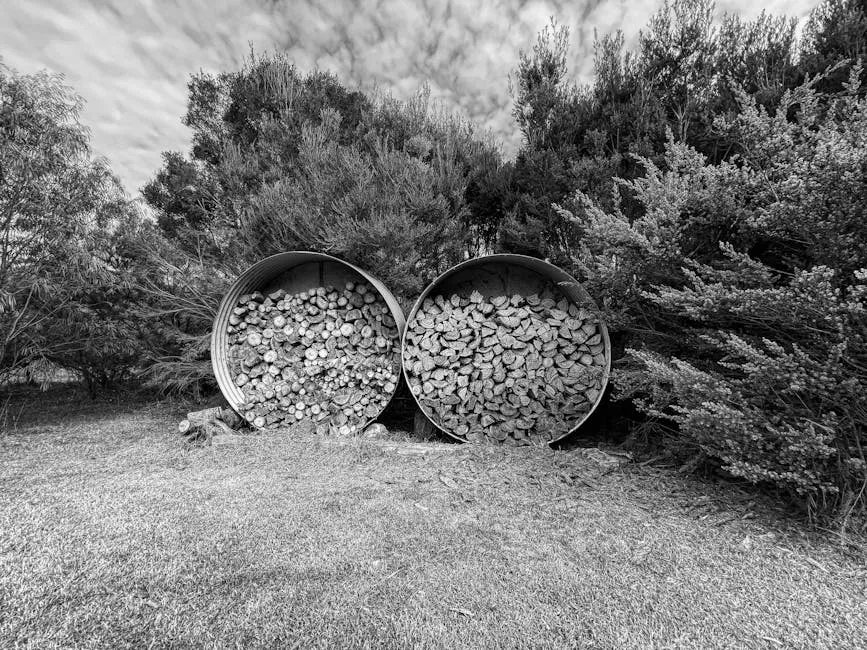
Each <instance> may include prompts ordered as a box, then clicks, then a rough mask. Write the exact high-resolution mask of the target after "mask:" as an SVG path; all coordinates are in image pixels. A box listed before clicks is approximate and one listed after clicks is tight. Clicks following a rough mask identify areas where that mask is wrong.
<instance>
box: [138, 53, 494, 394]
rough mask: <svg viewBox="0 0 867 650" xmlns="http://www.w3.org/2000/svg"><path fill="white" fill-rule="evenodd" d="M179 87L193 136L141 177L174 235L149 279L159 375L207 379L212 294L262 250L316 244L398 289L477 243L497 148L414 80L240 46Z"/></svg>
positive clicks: (490, 212) (489, 221) (404, 291)
mask: <svg viewBox="0 0 867 650" xmlns="http://www.w3.org/2000/svg"><path fill="white" fill-rule="evenodd" d="M189 91H190V93H189V105H188V110H187V114H186V117H185V124H187V126H189V127H190V128H192V129H193V133H194V135H193V148H192V151H191V153H190V155H189V156H188V157H185V156H183V155H181V154H179V153H174V152H167V153H165V154H164V165H163V167H162V168H161V169H160V170H159V171H158V172H157V174H156V176H155V177H154V178H153V180H152V181H150V182H149V183H148V184H147V185H146V187H145V188H143V194H144V196H145V197H146V199H147V201H148V202H149V203H150V205H151V206H152V207H153V208H155V210H156V211H157V219H158V223H159V226H160V229H161V231H162V232H163V234H164V235H165V238H166V242H164V244H165V245H166V246H168V247H170V248H171V247H177V249H178V250H176V251H174V252H170V253H166V254H167V255H168V256H169V257H172V258H173V259H174V260H175V261H174V262H173V263H172V264H173V265H174V266H173V268H172V269H165V271H166V273H167V274H168V277H170V278H174V277H177V278H178V281H177V282H175V281H174V280H173V281H171V282H168V283H166V282H164V281H163V280H164V279H165V278H161V279H160V282H152V283H151V285H150V286H149V295H150V296H151V298H152V300H153V303H154V309H155V310H156V313H159V314H161V318H162V321H161V322H163V324H164V326H165V327H166V330H165V331H166V332H167V333H170V334H167V335H168V336H169V339H170V341H169V340H167V341H166V345H165V347H164V348H163V349H158V350H155V351H154V354H155V358H156V359H157V362H156V365H154V366H153V367H152V369H151V372H150V374H151V376H152V377H153V378H155V380H156V381H157V382H158V383H159V384H161V385H163V386H174V387H179V388H180V387H184V386H186V387H191V386H196V387H198V386H200V385H201V383H202V381H204V380H206V378H207V377H208V376H209V374H210V367H209V365H208V361H207V340H208V339H207V337H208V334H209V330H210V325H211V320H212V316H213V313H214V311H215V310H216V308H217V305H218V304H219V300H220V296H221V295H222V292H223V290H224V289H225V287H226V286H227V285H228V282H229V279H230V278H231V277H233V274H236V273H237V272H238V271H240V270H241V269H243V268H244V267H246V266H249V265H250V264H253V263H255V262H256V261H258V260H260V259H262V258H263V257H266V256H268V255H271V254H273V253H277V252H281V251H286V250H313V251H318V252H323V253H329V254H332V255H335V256H337V257H340V258H342V259H345V260H347V261H349V262H352V263H354V264H357V265H359V266H361V267H362V268H365V269H366V270H368V271H370V272H371V273H373V274H374V275H375V276H377V277H378V278H380V279H381V280H382V281H383V282H384V283H385V284H386V285H387V286H388V287H389V288H390V289H392V291H394V292H395V293H396V294H397V295H398V297H399V298H401V299H402V300H403V301H404V302H405V303H408V302H409V300H411V299H412V298H413V297H414V296H415V295H417V294H418V293H419V292H420V291H421V290H422V288H423V287H424V286H425V285H426V284H427V283H428V282H429V281H430V280H432V279H433V278H434V277H436V275H438V274H439V273H441V272H442V271H444V270H445V269H446V268H447V267H448V266H451V265H452V264H454V263H456V262H458V261H460V260H461V259H463V258H464V257H466V256H468V255H474V254H477V253H478V252H480V251H483V250H486V248H490V241H491V240H492V239H493V237H494V236H495V233H496V229H497V225H498V219H499V209H500V208H499V206H500V202H501V198H500V195H499V194H498V193H497V192H496V190H495V189H494V188H496V187H498V186H497V185H496V183H491V182H489V181H490V179H498V178H499V168H500V165H501V161H500V155H499V151H498V150H497V148H496V147H495V146H494V144H493V143H491V142H490V140H489V138H487V137H486V136H481V137H480V136H477V135H476V133H475V129H474V127H473V125H472V124H469V123H467V122H466V121H465V120H462V119H460V118H458V117H455V116H453V115H450V114H448V113H446V112H444V111H443V110H442V109H441V108H440V107H438V106H436V105H435V104H434V103H433V102H431V100H430V98H429V93H428V91H427V90H426V89H423V90H422V91H421V92H420V93H419V94H417V95H416V96H415V97H413V98H412V99H410V100H409V101H406V102H401V101H397V100H395V99H393V98H391V97H389V96H387V95H381V94H380V95H375V96H367V95H364V94H362V93H361V92H358V91H351V90H349V89H347V88H345V87H344V86H343V85H342V84H341V83H340V82H339V81H338V80H337V78H336V77H335V76H333V75H331V74H328V73H325V72H318V71H317V72H312V73H310V74H306V75H305V74H302V73H300V72H299V71H298V70H297V69H296V68H295V66H294V65H293V64H292V63H291V62H290V61H289V60H288V59H287V58H286V57H285V56H284V55H282V54H274V55H270V56H257V55H255V54H251V57H250V59H249V60H248V61H247V63H246V64H245V66H244V67H243V68H242V69H241V70H239V71H237V72H227V73H223V74H220V75H217V76H213V75H208V74H204V73H202V74H199V75H196V76H194V77H193V78H192V80H191V82H190V84H189ZM181 269H183V272H180V270H181ZM190 269H193V271H192V273H190ZM173 295H174V298H173V297H172V296H173ZM209 314H210V316H209ZM179 318H182V319H183V320H184V323H183V324H179V323H178V322H176V321H177V319H179Z"/></svg>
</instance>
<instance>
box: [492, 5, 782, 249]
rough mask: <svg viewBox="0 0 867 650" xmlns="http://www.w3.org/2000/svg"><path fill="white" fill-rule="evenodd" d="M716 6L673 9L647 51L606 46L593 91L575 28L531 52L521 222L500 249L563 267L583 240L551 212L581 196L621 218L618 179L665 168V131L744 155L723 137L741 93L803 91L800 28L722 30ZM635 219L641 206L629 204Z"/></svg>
mask: <svg viewBox="0 0 867 650" xmlns="http://www.w3.org/2000/svg"><path fill="white" fill-rule="evenodd" d="M713 14H714V5H713V3H712V2H710V1H709V0H674V1H673V2H665V3H664V4H663V6H662V7H661V8H660V10H659V11H658V12H657V13H656V14H655V15H654V16H653V17H652V18H651V20H650V22H649V24H648V26H647V28H646V29H645V30H643V31H642V32H641V33H640V37H639V45H638V49H637V51H636V52H626V51H625V50H624V40H623V36H622V34H619V33H618V34H614V35H606V36H602V37H600V38H598V39H597V40H596V43H595V48H594V49H595V56H594V69H595V78H594V81H593V83H591V84H589V85H587V86H584V87H575V85H574V84H573V83H571V82H570V81H569V78H568V74H567V69H566V63H565V62H566V52H567V50H568V30H566V29H565V28H564V27H560V26H557V25H556V23H552V25H551V26H549V27H547V28H546V29H545V30H543V31H542V33H541V34H540V35H539V38H538V41H537V43H536V45H535V46H534V48H533V50H532V52H531V53H521V56H520V59H519V64H518V68H517V70H516V72H515V74H514V81H513V84H512V89H513V97H514V101H515V106H514V111H513V114H514V116H515V118H516V121H517V124H518V127H519V128H520V129H521V132H522V134H523V135H524V142H523V144H522V147H521V150H520V151H519V153H518V156H517V159H516V161H515V168H514V171H513V173H512V175H511V178H512V183H513V185H512V196H513V199H512V201H511V202H510V203H509V204H508V205H506V206H505V209H506V211H507V212H508V213H509V215H510V219H509V220H508V221H507V222H506V223H505V224H504V225H503V228H502V232H501V236H500V247H501V248H502V249H504V250H507V251H514V252H524V253H528V254H532V255H538V256H542V257H550V258H552V259H554V260H555V261H558V260H557V259H556V256H557V255H558V254H559V253H558V251H559V249H560V248H561V244H562V241H563V239H564V237H565V238H569V237H575V236H577V234H578V233H576V232H575V231H574V229H572V228H571V227H570V226H569V225H568V224H564V223H563V222H562V220H561V219H560V218H559V216H558V215H557V213H556V211H555V210H554V209H553V208H552V207H551V206H552V204H553V203H557V202H560V201H562V200H564V199H565V198H566V197H567V196H568V195H569V194H571V193H572V191H573V190H575V189H578V190H580V191H581V192H582V193H584V194H586V195H587V196H590V197H591V198H592V199H593V200H594V201H595V202H597V203H598V204H600V205H602V206H604V207H606V208H607V209H612V208H613V207H614V205H613V203H612V197H613V196H614V182H613V178H615V177H618V178H626V179H632V178H636V177H639V176H641V175H642V174H643V173H644V170H643V168H642V167H641V166H640V165H637V164H636V162H635V161H636V158H635V156H636V155H638V156H642V157H645V158H649V159H651V160H653V161H655V162H660V161H661V160H662V155H663V152H664V149H665V142H666V133H667V132H668V131H671V132H672V133H673V134H674V137H675V138H676V139H677V140H678V141H682V142H687V143H688V144H690V145H692V146H693V147H695V148H696V149H698V150H699V151H701V152H702V153H705V154H706V155H708V156H709V157H710V158H711V160H713V161H714V162H716V161H719V160H724V159H726V158H727V157H729V156H731V155H732V154H733V153H734V149H733V146H734V144H733V143H732V142H731V141H730V140H729V139H728V138H727V137H726V134H725V133H724V132H721V131H719V130H718V129H717V128H716V127H715V120H716V119H717V117H719V116H722V115H733V114H735V113H736V112H737V101H736V97H735V93H734V92H733V89H742V90H744V91H746V92H748V93H749V94H750V95H751V96H753V97H756V99H757V100H758V101H759V102H760V103H761V104H762V105H763V106H768V107H773V106H774V105H775V103H776V102H778V101H779V98H780V97H781V95H782V93H783V92H784V90H785V89H786V88H787V87H788V86H789V85H790V84H791V83H793V80H794V79H795V77H796V75H795V73H794V71H793V63H792V54H793V44H794V22H793V21H791V20H786V19H783V18H772V17H770V16H768V15H766V14H761V15H760V16H759V17H758V18H757V19H756V20H754V21H742V20H740V19H739V18H737V17H733V16H725V17H723V19H722V21H721V23H720V24H719V25H718V24H716V23H715V22H714V20H713ZM620 207H621V209H623V210H625V211H626V213H627V214H628V215H629V217H630V218H637V217H639V216H640V215H641V210H642V207H641V205H640V204H638V203H636V202H634V201H632V200H631V199H630V197H629V196H624V197H622V202H621V206H620Z"/></svg>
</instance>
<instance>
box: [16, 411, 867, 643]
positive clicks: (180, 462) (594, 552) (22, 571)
mask: <svg viewBox="0 0 867 650" xmlns="http://www.w3.org/2000/svg"><path fill="white" fill-rule="evenodd" d="M175 415H177V413H166V408H165V407H164V406H161V405H154V406H149V407H139V408H137V409H133V410H132V411H129V410H128V411H126V412H124V411H123V409H114V412H111V411H108V412H103V413H102V414H94V413H88V412H87V411H86V410H85V411H83V412H80V413H78V414H73V415H72V416H71V417H70V418H68V419H67V421H66V422H65V424H63V425H60V424H50V422H49V421H48V420H43V421H41V422H31V423H30V424H27V425H26V426H24V427H22V428H20V429H19V430H18V431H16V432H12V433H9V434H8V435H7V436H5V437H3V438H2V439H0V454H2V458H3V462H2V466H0V486H2V487H0V647H3V648H7V647H14V646H16V645H22V646H24V645H28V644H29V645H32V646H33V647H40V648H42V647H54V646H58V647H100V648H103V647H111V648H121V647H136V648H139V647H207V648H212V647H281V648H284V647H304V648H307V647H341V648H349V647H353V648H354V647H413V648H415V647H418V648H426V647H437V648H463V647H466V648H522V647H527V648H531V647H532V648H544V647H551V648H561V647H562V648H569V647H574V648H729V647H730V648H858V647H867V593H865V590H867V587H865V585H867V565H865V563H864V559H863V557H857V556H853V554H852V553H851V552H849V553H844V552H843V551H842V550H840V548H839V546H835V545H833V544H832V543H830V542H822V541H820V540H819V541H817V540H811V539H810V538H808V537H807V536H805V535H803V534H799V533H798V532H797V529H794V530H787V529H786V527H785V526H781V525H780V523H779V520H778V519H774V517H773V516H769V515H768V514H767V513H765V511H764V510H763V509H762V508H761V507H760V505H758V504H755V503H754V502H752V501H751V500H750V497H749V496H746V495H742V494H739V493H738V492H736V491H734V490H731V489H720V488H718V487H715V486H713V485H709V484H708V485H704V484H701V483H697V482H695V481H692V480H688V479H684V478H681V477H679V476H677V475H675V474H671V473H669V472H668V471H667V470H659V469H651V468H650V467H642V466H638V465H632V466H627V467H625V468H622V469H615V470H614V471H609V470H610V468H609V467H607V466H604V465H601V464H599V463H598V462H597V461H596V460H594V455H593V453H592V452H585V453H582V452H581V450H573V451H570V452H553V451H549V450H529V449H523V450H514V449H513V450H507V449H501V448H480V447H469V446H463V447H461V446H457V445H449V444H444V443H439V444H438V443H412V442H405V441H387V442H382V441H352V442H350V443H348V444H338V443H337V442H335V441H328V440H321V439H317V438H314V437H308V436H301V437H299V438H286V437H285V436H284V437H279V436H269V437H259V438H253V437H251V438H245V439H242V440H240V441H239V442H237V443H236V444H232V445H221V446H213V447H208V448H198V449H184V448H182V447H181V446H180V445H179V444H178V442H177V440H176V438H175V436H174V434H173V431H174V426H175V423H176V418H175ZM771 524H772V526H771Z"/></svg>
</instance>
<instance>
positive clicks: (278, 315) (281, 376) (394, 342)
mask: <svg viewBox="0 0 867 650" xmlns="http://www.w3.org/2000/svg"><path fill="white" fill-rule="evenodd" d="M228 335H229V351H228V357H229V368H230V371H231V372H232V374H233V377H234V381H235V385H236V386H238V387H239V388H240V389H241V391H242V392H243V394H244V398H245V403H244V405H243V409H242V412H243V416H244V417H245V419H246V420H247V421H248V422H250V423H251V424H252V425H253V426H254V427H256V428H260V429H261V428H275V427H280V426H288V425H291V424H294V423H296V422H298V421H300V420H304V419H309V420H312V421H313V422H315V423H316V424H317V430H318V431H320V432H326V431H333V432H336V433H339V434H341V435H348V434H353V433H356V432H359V431H360V430H361V428H362V427H363V425H364V424H365V423H366V422H368V421H369V420H371V419H373V418H375V417H376V416H378V415H379V413H380V412H381V411H382V409H383V408H384V407H385V405H386V404H387V403H388V401H389V400H390V399H391V396H392V394H393V393H394V391H395V389H396V388H397V382H398V378H399V374H398V373H399V368H400V356H399V342H400V339H399V332H398V328H397V324H396V323H395V321H394V318H393V317H392V316H391V313H390V310H389V308H388V306H387V305H386V304H385V301H384V300H383V299H382V297H381V296H380V295H379V293H378V292H377V291H375V290H374V289H373V288H372V287H371V286H370V285H368V284H367V283H364V282H358V283H356V282H348V283H346V285H345V286H344V287H343V288H341V289H337V288H335V287H332V286H326V287H318V288H316V289H310V290H308V291H301V292H298V293H294V294H287V293H286V292H285V291H283V290H282V289H281V290H278V291H275V292H273V293H271V294H269V295H267V296H266V295H263V294H262V293H259V292H254V293H251V294H247V295H244V296H241V298H240V300H239V302H238V305H237V307H236V308H235V309H234V312H233V314H232V316H231V318H230V321H229V327H228Z"/></svg>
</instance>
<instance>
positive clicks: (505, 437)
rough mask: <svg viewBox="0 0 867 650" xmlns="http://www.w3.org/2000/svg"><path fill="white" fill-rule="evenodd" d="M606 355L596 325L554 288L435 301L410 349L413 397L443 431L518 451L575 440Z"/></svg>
mask: <svg viewBox="0 0 867 650" xmlns="http://www.w3.org/2000/svg"><path fill="white" fill-rule="evenodd" d="M607 354H608V351H607V350H606V349H605V341H604V337H603V335H602V332H601V330H600V328H599V322H598V319H597V317H596V316H595V315H594V314H593V313H592V312H591V311H590V310H588V309H586V308H584V307H580V306H579V305H577V304H575V303H573V302H570V301H569V300H567V299H565V298H564V297H562V296H559V295H558V292H557V291H556V290H555V289H549V290H546V291H545V292H543V293H541V294H532V295H527V296H522V295H518V294H515V295H512V296H492V297H485V296H483V295H482V294H481V293H479V292H478V291H472V292H464V293H453V294H450V295H437V296H435V297H433V298H428V299H426V300H425V301H424V302H423V304H422V305H421V307H420V308H419V309H418V310H417V311H416V313H415V314H414V316H413V318H412V320H411V322H410V323H408V324H407V333H406V343H405V359H406V363H407V367H406V370H407V375H408V377H409V383H410V389H411V390H412V392H413V394H414V395H415V396H416V398H417V399H418V400H419V403H420V404H421V405H422V406H423V407H424V409H425V410H426V412H427V413H428V415H430V416H431V417H432V419H434V420H435V421H436V423H437V424H438V425H439V426H440V427H442V428H443V429H445V430H446V431H449V432H450V433H452V434H454V435H456V436H459V437H462V438H464V439H466V440H469V441H482V440H490V441H496V442H507V443H512V444H531V443H544V442H548V441H550V440H552V439H554V438H558V437H560V436H562V435H564V434H565V433H567V432H569V431H570V430H571V429H572V428H573V427H574V426H575V425H576V424H577V423H578V422H579V421H580V419H581V418H582V417H583V416H584V415H585V414H586V413H587V412H589V411H590V409H591V408H592V407H593V405H594V403H595V402H596V400H597V399H598V397H599V394H600V392H601V390H602V388H603V377H604V372H605V367H606V361H607V356H606V355H607Z"/></svg>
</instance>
